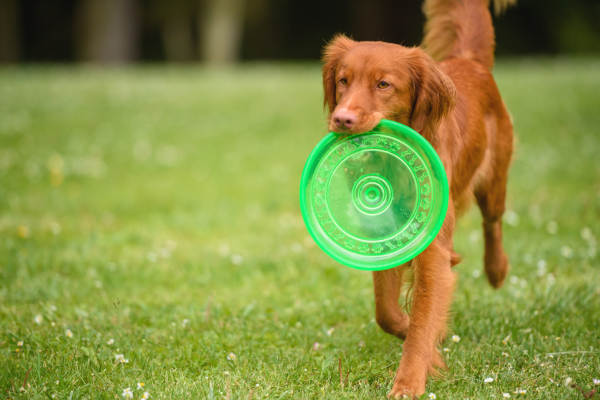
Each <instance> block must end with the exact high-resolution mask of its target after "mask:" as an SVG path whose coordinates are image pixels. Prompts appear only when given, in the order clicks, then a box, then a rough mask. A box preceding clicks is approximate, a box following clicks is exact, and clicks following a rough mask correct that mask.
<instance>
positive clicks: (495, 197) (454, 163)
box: [323, 0, 513, 398]
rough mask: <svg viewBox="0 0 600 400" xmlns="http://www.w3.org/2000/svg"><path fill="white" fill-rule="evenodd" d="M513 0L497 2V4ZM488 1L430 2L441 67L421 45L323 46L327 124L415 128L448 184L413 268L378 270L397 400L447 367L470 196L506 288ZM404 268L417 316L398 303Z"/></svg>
mask: <svg viewBox="0 0 600 400" xmlns="http://www.w3.org/2000/svg"><path fill="white" fill-rule="evenodd" d="M512 2H513V0H497V1H496V4H495V5H496V9H502V8H504V7H506V6H507V5H508V4H509V3H512ZM488 6H489V4H488V2H487V1H486V0H426V2H425V6H424V10H425V14H426V15H427V19H428V22H427V25H426V35H425V39H424V46H425V48H426V50H427V51H429V52H430V54H431V55H432V56H433V57H434V58H435V59H436V60H437V61H439V63H437V64H436V63H435V61H434V59H433V58H432V57H430V56H429V55H428V54H427V53H426V52H425V51H424V50H422V49H421V48H406V47H403V46H399V45H395V44H390V43H383V42H356V41H353V40H351V39H349V38H347V37H345V36H337V37H335V38H334V39H333V40H332V41H331V43H330V44H329V45H328V46H327V47H326V48H325V51H324V58H323V61H324V63H325V64H324V66H323V87H324V91H325V106H326V107H328V109H329V128H330V130H333V131H337V132H345V133H348V134H352V133H360V132H365V131H369V130H370V129H372V128H373V127H374V126H375V125H376V124H377V123H378V122H379V120H380V119H382V118H387V119H392V120H395V121H398V122H401V123H403V124H406V125H409V126H411V127H412V128H413V129H415V130H416V131H418V132H419V133H421V134H422V135H423V136H424V137H425V138H426V139H427V140H428V141H429V142H430V143H431V144H432V145H433V146H434V148H435V149H436V151H437V153H438V154H439V156H440V158H441V159H442V161H443V163H444V166H445V169H446V174H447V176H448V181H449V184H450V205H449V207H448V213H447V216H446V220H445V222H444V225H443V227H442V229H441V231H440V232H439V234H438V236H437V237H436V238H435V239H434V241H433V242H432V243H431V244H430V245H429V247H427V249H425V251H423V252H422V253H421V254H420V255H419V256H417V257H416V258H415V259H414V260H413V261H412V262H411V263H409V264H407V265H403V266H399V267H396V268H394V269H390V270H387V271H380V272H374V273H373V282H374V288H375V305H376V319H377V322H378V324H379V325H380V326H381V328H382V329H383V330H384V331H386V332H388V333H391V334H393V335H396V336H398V337H399V338H401V339H404V340H405V342H404V347H403V355H402V358H401V360H400V366H399V368H398V371H397V373H396V377H395V380H394V384H393V387H392V390H391V392H390V394H389V397H393V398H400V397H402V396H403V395H409V396H420V395H421V394H423V393H424V392H425V384H426V383H427V377H428V375H429V374H438V372H437V369H438V368H443V367H444V361H443V359H442V357H441V355H440V352H439V350H438V348H437V345H438V344H439V343H440V341H442V340H443V339H444V338H445V334H446V323H447V319H448V313H449V309H450V303H451V298H452V291H453V289H454V285H455V279H456V278H455V274H454V272H453V271H452V266H454V265H456V264H457V263H458V262H459V261H460V258H459V256H458V255H457V254H456V253H455V252H454V249H453V242H452V235H453V232H454V228H455V219H456V217H457V216H458V215H460V214H461V213H462V212H464V210H465V209H466V208H467V207H468V205H469V203H470V202H471V199H473V198H475V199H476V200H477V204H478V205H479V207H480V209H481V213H482V215H483V231H484V238H485V257H484V263H485V272H486V274H487V277H488V280H489V282H490V283H491V284H492V286H494V287H496V288H499V287H500V286H502V284H503V283H504V280H505V278H506V275H507V273H508V270H509V265H508V258H507V256H506V254H505V253H504V250H503V248H502V223H501V217H502V214H503V212H504V198H505V193H506V180H507V174H508V166H509V163H510V159H511V154H512V146H513V128H512V123H511V119H510V116H509V114H508V111H507V110H506V107H505V105H504V102H503V101H502V98H501V97H500V93H499V92H498V88H497V87H496V83H495V82H494V79H493V77H492V74H491V72H490V69H491V68H492V66H493V62H494V54H493V50H494V45H495V44H494V31H493V26H492V22H491V16H490V13H489V10H488ZM382 81H384V82H385V83H386V84H387V85H386V84H382V83H381V82H382ZM407 271H410V272H412V286H411V289H412V290H411V292H410V301H411V313H410V317H409V316H408V315H407V314H406V313H404V312H403V310H402V309H401V307H400V305H399V303H398V300H399V296H400V292H401V289H402V286H403V282H404V278H403V277H404V275H405V272H407Z"/></svg>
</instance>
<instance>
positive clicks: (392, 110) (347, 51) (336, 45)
mask: <svg viewBox="0 0 600 400" xmlns="http://www.w3.org/2000/svg"><path fill="white" fill-rule="evenodd" d="M323 62H324V66H323V88H324V91H325V101H324V106H325V107H328V108H329V129H330V130H332V131H335V132H340V133H341V132H346V133H361V132H366V131H369V130H371V129H373V128H374V127H375V125H377V123H379V121H380V120H381V119H383V118H386V119H391V120H395V121H398V122H400V123H403V124H405V125H409V126H411V127H412V128H413V129H415V130H416V131H417V132H419V133H421V134H422V135H423V136H425V137H426V138H427V139H428V140H434V138H435V131H436V129H437V127H438V126H439V123H440V122H441V121H442V119H443V118H444V117H445V116H446V115H447V114H448V113H449V112H450V110H451V109H452V107H453V106H454V103H455V102H456V89H455V87H454V84H453V83H452V81H451V80H450V78H449V77H448V76H446V75H445V74H444V73H443V72H442V71H440V70H439V69H438V68H437V67H436V66H435V63H434V61H433V60H432V59H431V57H429V56H428V55H427V54H425V52H423V50H421V49H420V48H416V47H415V48H407V47H403V46H400V45H396V44H391V43H384V42H356V41H354V40H352V39H349V38H347V37H346V36H343V35H340V36H337V37H335V38H334V39H333V40H332V41H331V42H330V43H329V44H328V45H327V46H326V47H325V50H324V55H323Z"/></svg>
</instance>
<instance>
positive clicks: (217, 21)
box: [198, 0, 246, 64]
mask: <svg viewBox="0 0 600 400" xmlns="http://www.w3.org/2000/svg"><path fill="white" fill-rule="evenodd" d="M245 3H246V0H203V1H202V0H201V4H200V7H199V8H200V15H199V18H198V26H199V30H198V31H199V34H200V39H199V41H198V42H199V44H200V55H201V58H202V60H204V61H206V62H208V63H211V64H228V63H233V62H235V61H238V60H239V59H240V57H241V44H242V35H243V25H244V12H245V8H246V4H245Z"/></svg>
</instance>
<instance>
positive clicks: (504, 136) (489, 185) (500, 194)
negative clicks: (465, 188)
mask: <svg viewBox="0 0 600 400" xmlns="http://www.w3.org/2000/svg"><path fill="white" fill-rule="evenodd" d="M497 121H498V122H497V125H496V126H497V131H496V132H495V138H494V139H495V140H494V142H495V143H494V144H495V145H494V149H493V153H494V157H493V159H492V162H491V165H490V169H489V175H488V179H487V180H486V181H487V182H486V184H485V185H484V187H480V188H478V189H477V190H476V191H475V197H476V198H477V203H478V204H479V208H480V209H481V214H482V216H483V234H484V238H485V255H484V263H485V273H486V275H487V278H488V281H489V282H490V284H491V285H492V286H493V287H495V288H499V287H501V286H502V285H503V284H504V280H505V279H506V275H507V274H508V271H509V270H510V266H509V264H508V256H507V255H506V253H505V252H504V248H503V247H502V215H503V214H504V207H505V204H504V203H505V198H506V181H507V178H508V167H509V165H510V160H511V156H512V145H513V130H512V124H511V122H510V118H509V117H508V114H505V115H503V116H502V118H498V120H497Z"/></svg>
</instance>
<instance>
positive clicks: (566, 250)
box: [560, 246, 573, 258]
mask: <svg viewBox="0 0 600 400" xmlns="http://www.w3.org/2000/svg"><path fill="white" fill-rule="evenodd" d="M560 254H561V255H562V256H563V257H565V258H571V257H573V249H571V248H570V247H569V246H563V247H561V249H560Z"/></svg>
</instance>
